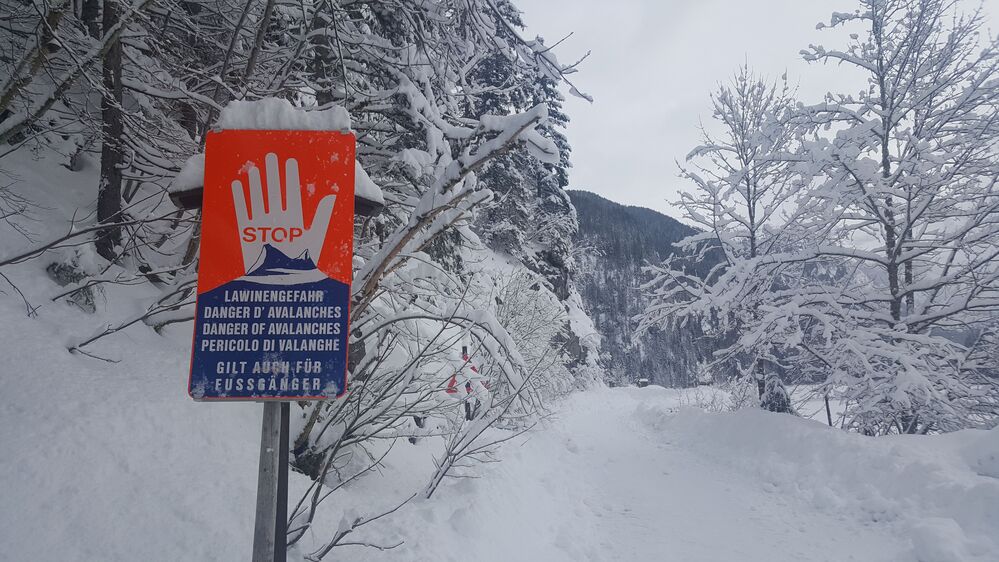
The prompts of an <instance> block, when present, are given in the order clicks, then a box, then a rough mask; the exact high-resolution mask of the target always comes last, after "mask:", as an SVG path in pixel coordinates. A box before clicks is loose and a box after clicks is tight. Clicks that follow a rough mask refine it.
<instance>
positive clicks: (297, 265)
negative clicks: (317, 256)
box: [246, 244, 316, 277]
mask: <svg viewBox="0 0 999 562" xmlns="http://www.w3.org/2000/svg"><path fill="white" fill-rule="evenodd" d="M315 269H316V262H314V261H312V257H311V256H309V251H308V250H305V251H304V252H302V254H301V255H299V256H298V257H297V258H292V257H289V256H288V255H286V254H285V253H284V252H282V251H281V250H278V249H277V248H275V247H274V246H271V245H270V244H264V248H263V250H262V251H261V252H260V256H259V257H257V261H256V262H254V264H253V267H251V268H250V271H248V272H246V275H247V276H248V277H252V276H262V275H281V274H287V273H297V272H301V271H313V270H315Z"/></svg>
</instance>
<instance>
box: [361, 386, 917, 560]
mask: <svg viewBox="0 0 999 562" xmlns="http://www.w3.org/2000/svg"><path fill="white" fill-rule="evenodd" d="M667 396H672V397H675V396H676V394H675V392H672V391H667V390H664V389H658V388H651V387H650V388H648V389H634V388H630V389H605V390H599V391H590V392H585V393H580V394H577V395H575V396H573V397H572V398H571V399H570V400H569V402H568V403H567V404H565V407H564V409H563V410H562V412H561V414H560V415H559V416H558V418H557V419H556V420H555V421H554V422H553V423H552V424H551V425H550V426H549V427H548V428H546V429H544V430H541V431H539V432H537V433H536V434H534V435H533V436H532V437H531V438H530V439H529V440H528V441H527V442H526V443H524V444H523V445H520V446H517V445H512V446H510V447H508V448H507V449H505V450H504V452H503V457H504V460H503V462H502V463H500V464H499V465H497V466H496V467H493V468H490V469H487V474H486V475H485V476H484V477H483V478H481V479H478V480H474V481H471V482H469V483H467V484H464V485H458V486H454V487H452V488H451V489H448V490H445V491H444V492H443V493H444V494H452V495H453V494H459V495H460V496H459V497H453V496H452V497H449V498H444V497H442V498H438V499H439V500H440V501H443V502H446V503H452V504H453V503H457V504H458V506H457V507H456V508H455V509H454V510H453V512H451V513H450V514H448V515H447V516H442V512H441V509H440V507H441V506H440V505H438V506H432V505H431V504H424V505H422V506H419V507H416V508H415V509H414V510H409V511H408V513H406V514H404V515H402V516H401V518H399V519H397V520H396V521H394V524H395V525H398V527H397V529H396V530H397V532H398V533H399V535H400V537H401V538H403V539H404V540H406V544H405V545H404V546H402V547H400V548H399V549H397V550H394V551H390V552H389V553H377V554H375V553H370V552H369V553H363V554H362V553H360V552H358V553H357V554H358V555H360V556H361V557H363V558H364V559H370V560H380V559H385V558H390V559H397V560H412V559H418V560H455V561H458V560H467V559H468V553H469V549H472V550H474V551H475V553H476V554H475V559H476V560H489V561H492V560H495V561H509V560H538V561H551V562H554V561H560V560H566V561H574V562H579V561H582V560H592V561H611V560H627V561H646V560H647V561H677V562H697V561H727V560H740V561H757V560H759V561H764V560H766V561H782V560H787V561H792V560H793V561H825V560H829V561H833V560H836V561H842V560H863V561H888V560H897V559H904V558H900V556H901V555H902V554H903V553H904V552H905V551H906V550H907V548H908V547H907V545H906V544H905V543H904V541H902V540H901V539H899V538H898V536H897V535H896V534H895V533H893V532H890V527H888V526H884V525H883V526H880V527H878V526H875V525H873V524H868V525H863V524H860V523H858V522H855V521H854V520H851V519H850V518H848V517H842V516H838V515H837V514H832V513H822V512H821V511H816V509H815V506H812V505H807V504H801V503H800V502H798V501H796V500H795V499H793V498H788V497H785V496H784V495H782V494H779V493H776V491H774V490H772V489H771V490H768V489H767V487H766V486H765V485H762V484H761V483H760V482H759V481H758V480H754V479H752V478H750V477H747V476H745V475H743V474H741V473H740V472H739V471H738V470H737V469H731V468H725V467H722V466H719V465H718V464H717V463H712V462H710V461H708V460H706V459H705V458H702V457H701V456H699V455H697V454H695V453H693V452H691V451H689V450H687V449H685V448H683V447H681V446H678V445H677V444H674V443H671V442H670V438H669V434H668V432H664V431H663V430H662V428H656V427H655V425H656V424H655V423H654V419H652V418H651V416H650V414H649V412H650V410H649V406H648V404H647V402H649V401H650V400H651V401H652V402H653V403H654V404H655V406H656V407H657V408H659V412H660V413H661V412H662V407H663V404H664V400H668V398H667ZM643 418H646V419H652V421H653V423H652V424H651V426H650V425H649V424H646V423H643ZM473 545H474V546H473Z"/></svg>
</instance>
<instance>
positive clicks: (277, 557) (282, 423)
mask: <svg viewBox="0 0 999 562" xmlns="http://www.w3.org/2000/svg"><path fill="white" fill-rule="evenodd" d="M290 411H291V408H290V406H289V404H288V403H287V402H264V417H263V423H262V424H261V430H260V472H259V474H258V475H257V514H256V519H255V520H254V522H253V562H286V560H287V555H288V547H287V540H288V534H287V533H288V527H287V525H288V523H287V522H288V422H289V418H290V413H291V412H290Z"/></svg>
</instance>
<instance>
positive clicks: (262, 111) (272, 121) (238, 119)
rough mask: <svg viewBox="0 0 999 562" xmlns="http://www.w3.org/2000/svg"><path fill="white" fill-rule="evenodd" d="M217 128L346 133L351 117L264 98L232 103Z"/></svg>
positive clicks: (339, 109) (335, 109) (343, 111)
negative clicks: (305, 108)
mask: <svg viewBox="0 0 999 562" xmlns="http://www.w3.org/2000/svg"><path fill="white" fill-rule="evenodd" d="M216 125H217V126H218V127H219V128H221V129H256V130H305V131H346V130H349V129H350V115H349V114H348V113H347V110H346V109H344V108H342V107H339V106H333V107H331V108H329V109H324V110H320V111H307V110H304V109H301V108H297V107H295V106H293V105H291V102H289V101H288V100H285V99H280V98H264V99H261V100H253V101H233V102H229V104H228V105H227V106H225V108H223V109H222V114H221V115H220V116H219V120H218V123H217V124H216Z"/></svg>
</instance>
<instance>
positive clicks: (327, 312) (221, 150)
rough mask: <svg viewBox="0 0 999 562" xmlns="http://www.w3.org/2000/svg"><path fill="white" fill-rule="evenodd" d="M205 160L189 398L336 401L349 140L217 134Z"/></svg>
mask: <svg viewBox="0 0 999 562" xmlns="http://www.w3.org/2000/svg"><path fill="white" fill-rule="evenodd" d="M205 156H206V159H205V187H204V203H203V215H202V234H201V260H200V268H199V271H198V300H197V308H196V310H197V311H196V316H195V321H194V330H195V332H194V349H193V351H192V354H191V378H190V382H189V386H188V392H189V394H190V395H191V396H192V397H193V398H194V399H196V400H267V399H276V400H303V399H322V398H332V397H334V396H339V395H341V394H343V392H344V391H345V390H346V382H347V381H346V376H347V331H348V326H347V321H348V305H349V301H350V280H351V260H352V256H353V240H354V234H353V233H354V229H353V225H354V220H353V219H354V137H353V135H351V134H347V133H338V132H328V131H244V130H226V131H221V132H213V133H210V134H209V137H208V140H207V145H206V153H205Z"/></svg>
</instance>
